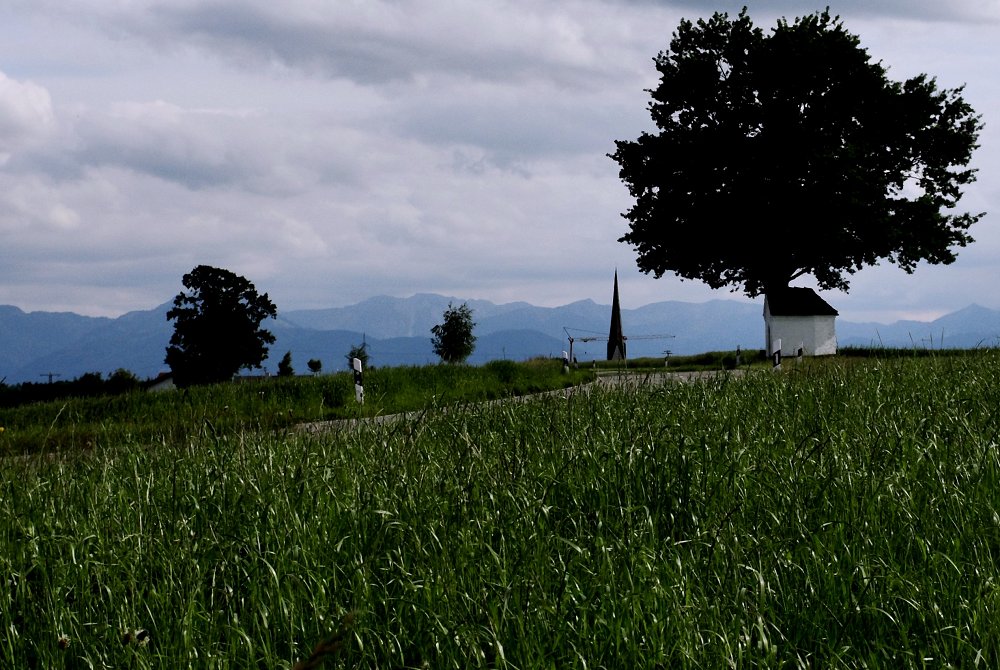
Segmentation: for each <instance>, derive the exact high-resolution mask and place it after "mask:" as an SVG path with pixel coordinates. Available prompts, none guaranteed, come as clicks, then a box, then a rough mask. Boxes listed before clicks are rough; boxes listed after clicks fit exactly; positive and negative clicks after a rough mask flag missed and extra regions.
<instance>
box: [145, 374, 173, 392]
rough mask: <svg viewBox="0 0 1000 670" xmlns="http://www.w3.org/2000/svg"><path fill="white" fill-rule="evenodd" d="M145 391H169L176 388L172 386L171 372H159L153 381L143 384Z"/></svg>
mask: <svg viewBox="0 0 1000 670" xmlns="http://www.w3.org/2000/svg"><path fill="white" fill-rule="evenodd" d="M144 386H145V388H146V390H147V391H171V390H173V389H175V388H177V387H176V386H175V385H174V374H173V373H172V372H161V373H160V374H158V375H157V376H156V377H154V378H153V379H150V380H149V381H147V382H146V383H145V385H144Z"/></svg>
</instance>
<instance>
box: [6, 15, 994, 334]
mask: <svg viewBox="0 0 1000 670" xmlns="http://www.w3.org/2000/svg"><path fill="white" fill-rule="evenodd" d="M743 4H744V3H743V2H728V1H725V0H720V1H719V2H716V3H706V2H701V1H698V0H675V1H673V2H662V1H657V0H645V1H642V0H633V1H628V0H546V1H545V2H538V1H537V0H499V1H493V0H482V1H477V2H472V1H470V0H423V1H414V2H410V1H408V0H284V1H283V2H273V0H244V1H236V0H130V1H129V2H121V1H120V0H24V1H21V0H0V234H2V245H0V304H11V305H16V306H18V307H20V308H22V309H24V310H27V311H35V310H44V311H64V310H66V311H75V312H78V313H82V314H89V315H107V316H116V315H119V314H122V313H124V312H127V311H130V310H137V309H150V308H152V307H154V306H156V305H158V304H160V303H163V302H166V301H168V300H170V299H171V298H172V297H173V296H174V295H175V294H176V293H177V292H178V291H180V290H181V289H182V286H181V277H182V275H183V274H184V273H186V272H188V271H190V270H191V269H192V268H193V267H195V266H196V265H199V264H208V265H215V266H219V267H224V268H227V269H229V270H232V271H234V272H236V273H238V274H242V275H244V276H245V277H247V278H248V279H250V280H251V281H252V282H254V284H255V285H256V286H257V288H258V290H260V291H266V292H268V293H269V294H270V296H271V298H272V300H274V302H275V303H276V304H277V306H278V309H279V311H281V310H292V309H306V308H322V307H332V306H341V305H348V304H352V303H355V302H358V301H360V300H363V299H365V298H368V297H371V296H375V295H391V296H399V297H406V296H410V295H412V294H414V293H421V292H433V293H442V294H445V295H451V296H456V297H458V298H463V299H473V298H482V299H487V300H492V301H494V302H511V301H516V300H525V301H528V302H532V303H534V304H538V305H549V306H554V305H563V304H567V303H570V302H573V301H576V300H581V299H586V298H590V299H593V300H595V301H597V302H600V303H606V304H608V303H610V301H611V280H612V277H613V273H614V271H615V269H616V268H617V270H618V273H619V276H620V282H621V299H622V306H623V307H625V308H633V307H639V306H641V305H645V304H648V303H651V302H658V301H663V300H684V301H691V302H702V301H705V300H711V299H717V298H721V299H742V300H745V298H742V297H741V294H739V293H731V292H729V291H725V290H724V291H712V290H710V289H708V288H707V287H705V286H704V285H702V284H700V283H698V282H692V281H684V282H681V281H679V280H678V279H676V278H674V277H672V276H664V277H663V278H661V279H658V280H657V279H653V278H652V277H650V276H646V275H643V274H641V273H640V272H639V271H638V270H637V269H636V267H635V254H634V251H633V250H632V249H631V248H630V247H629V246H627V245H625V244H622V243H619V242H617V239H618V238H619V237H620V236H621V235H622V234H624V233H625V231H626V230H627V224H626V221H625V220H624V219H623V218H622V217H621V212H623V211H625V210H626V209H628V207H629V206H630V200H629V196H628V192H627V190H626V188H625V186H624V185H623V184H622V183H621V182H620V181H619V179H618V166H617V164H616V163H615V162H614V161H612V160H611V159H610V158H608V157H607V156H606V154H607V153H609V152H611V151H613V150H614V140H616V139H634V138H635V137H637V136H638V135H639V133H641V132H642V131H643V130H648V129H650V122H649V119H648V114H647V112H646V105H647V101H648V94H647V93H646V92H645V91H644V89H647V88H650V87H653V86H655V84H656V81H657V78H656V72H655V70H654V68H653V63H652V59H653V57H654V56H655V55H656V54H657V53H658V52H659V51H661V50H663V49H665V48H666V47H667V45H668V42H669V39H670V35H671V33H672V32H673V30H674V29H675V27H676V26H677V23H678V21H679V20H680V19H681V18H691V19H696V18H699V17H705V16H709V15H710V14H711V13H712V12H713V11H715V10H727V11H730V12H731V13H733V14H735V13H737V12H738V11H739V8H740V7H741V6H742V5H743ZM747 4H749V7H750V14H751V17H752V18H753V20H754V22H755V23H756V24H757V25H758V26H761V27H763V28H765V29H766V28H770V27H771V26H773V25H774V22H775V21H776V19H777V18H778V17H780V16H787V17H789V18H794V17H796V16H799V15H802V14H807V13H810V12H812V11H815V10H816V9H822V6H825V5H826V4H827V2H826V1H825V0H824V2H821V3H819V4H818V5H810V4H806V3H803V2H799V1H797V0H770V1H767V2H748V3H747ZM829 4H830V6H831V11H832V12H833V13H835V14H839V15H841V16H842V17H843V19H844V21H845V24H846V26H847V28H848V29H849V30H850V31H852V32H854V33H856V34H858V35H859V36H860V37H861V40H862V45H863V46H864V47H866V48H867V49H868V50H869V52H870V53H871V54H872V56H873V57H874V58H875V59H876V60H881V61H882V62H883V63H884V64H885V65H887V66H889V68H890V70H889V74H890V76H891V77H892V78H894V79H904V78H907V77H910V76H913V75H915V74H918V73H921V72H926V73H928V74H931V75H933V76H935V77H937V80H938V84H939V85H940V86H942V87H947V88H951V87H955V86H960V85H962V84H965V85H966V91H965V98H966V100H968V101H969V102H970V103H971V104H972V105H973V107H974V108H975V109H976V110H977V111H978V112H979V113H981V114H982V116H983V121H984V123H985V124H986V128H985V130H984V132H983V134H982V135H981V138H980V144H981V148H980V149H979V150H978V152H977V154H976V158H975V166H976V167H978V168H979V170H980V172H979V178H978V182H977V183H976V184H974V185H973V186H971V187H970V188H968V189H967V191H966V195H965V197H964V199H963V200H962V203H961V206H962V209H963V210H964V211H973V212H979V211H986V212H987V215H986V216H985V217H984V218H983V219H982V220H981V221H980V222H979V223H978V224H976V225H975V226H974V227H973V229H972V231H971V232H972V235H973V237H975V238H976V242H975V243H974V244H972V245H970V246H969V247H967V248H965V249H962V250H960V252H959V259H958V261H957V262H956V263H954V264H952V265H949V266H927V265H921V266H920V267H918V269H917V271H916V272H915V273H914V274H913V275H907V274H905V273H904V272H902V271H900V270H898V269H896V268H894V267H892V266H889V267H879V268H873V269H868V270H864V271H862V272H861V273H859V274H857V275H855V276H854V279H853V281H852V286H851V291H850V293H849V294H844V293H839V292H827V293H824V294H823V296H824V297H825V298H826V299H827V300H828V301H829V302H830V303H831V304H833V305H834V307H836V308H837V309H839V310H840V313H841V317H842V318H844V319H847V320H851V321H863V320H875V321H882V322H891V321H894V320H896V319H898V318H918V319H930V318H934V317H936V316H940V315H942V314H944V313H947V312H949V311H954V310H956V309H960V308H962V307H964V306H966V305H968V304H970V303H973V302H976V303H979V304H982V305H985V306H988V307H993V308H1000V290H998V285H1000V276H998V271H997V270H998V263H1000V230H998V225H997V224H998V223H1000V188H998V184H997V176H998V168H1000V119H998V118H997V116H998V113H1000V112H998V110H1000V77H998V74H997V63H1000V40H998V36H1000V0H949V1H948V2H942V0H849V1H845V2H836V1H833V0H831V1H830V2H829ZM807 229H808V220H804V221H803V230H807ZM749 232H751V231H748V233H749ZM800 283H801V282H800ZM805 284H806V285H808V282H805ZM758 302H759V301H758Z"/></svg>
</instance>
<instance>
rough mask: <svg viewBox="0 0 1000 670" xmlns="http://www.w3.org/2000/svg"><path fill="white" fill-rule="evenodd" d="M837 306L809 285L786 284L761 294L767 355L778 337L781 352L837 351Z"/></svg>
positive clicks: (816, 352)
mask: <svg viewBox="0 0 1000 670" xmlns="http://www.w3.org/2000/svg"><path fill="white" fill-rule="evenodd" d="M836 318H837V310H835V309H834V308H833V307H831V306H830V304H829V303H827V302H826V301H825V300H823V299H822V298H820V297H819V296H818V295H816V292H815V291H813V290H812V289H811V288H797V287H789V288H786V289H783V290H781V291H776V292H772V293H768V294H767V295H766V296H764V330H765V333H764V338H765V339H764V343H765V349H766V350H767V353H768V355H773V354H774V352H775V349H776V347H775V343H777V342H778V341H779V340H780V341H781V355H782V356H795V355H797V354H798V352H799V349H800V348H801V349H802V354H803V355H804V356H827V355H830V354H835V353H837V329H836V326H835V325H834V320H835V319H836Z"/></svg>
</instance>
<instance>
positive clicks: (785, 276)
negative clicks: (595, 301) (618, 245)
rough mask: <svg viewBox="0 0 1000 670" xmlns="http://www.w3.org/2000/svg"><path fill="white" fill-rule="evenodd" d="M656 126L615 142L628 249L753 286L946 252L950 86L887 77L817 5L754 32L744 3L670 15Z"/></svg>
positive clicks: (955, 148) (652, 108)
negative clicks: (674, 19) (735, 11)
mask: <svg viewBox="0 0 1000 670" xmlns="http://www.w3.org/2000/svg"><path fill="white" fill-rule="evenodd" d="M654 61H655V63H656V69H657V70H658V71H659V74H660V83H659V86H657V88H656V89H655V90H651V91H649V93H650V94H651V97H652V100H651V102H650V104H649V112H650V115H651V116H652V120H653V122H654V123H655V125H656V127H657V128H658V129H659V132H658V133H656V134H651V133H643V134H642V135H641V136H640V137H639V138H638V139H637V140H635V141H618V142H616V146H617V151H615V153H613V154H611V158H613V159H614V160H615V161H617V162H618V164H619V165H620V166H621V172H620V176H621V179H622V180H623V181H624V182H625V183H626V184H627V185H628V188H629V192H630V193H631V195H632V196H633V197H634V198H635V204H634V205H633V206H632V208H631V209H629V210H628V211H627V212H626V213H624V214H623V216H624V217H625V218H626V219H628V221H629V232H628V233H626V234H625V235H624V236H623V237H622V238H621V239H620V240H619V241H621V242H627V243H629V244H631V245H633V246H634V247H635V249H636V251H637V264H638V266H639V268H640V269H641V270H642V271H644V272H646V273H653V274H654V276H656V277H660V276H662V275H663V274H664V273H665V272H673V273H675V274H676V275H678V276H679V277H681V278H682V279H696V280H701V281H703V282H705V283H706V284H708V285H709V286H711V287H712V288H722V287H726V286H729V287H731V288H733V290H738V289H742V290H743V291H744V292H746V294H747V295H749V296H751V297H753V296H756V295H759V294H761V293H767V292H768V291H771V290H777V289H780V288H783V287H786V286H788V284H789V282H790V281H792V280H794V279H796V278H797V277H800V276H803V275H812V276H813V277H814V278H815V279H816V281H817V283H818V285H819V287H820V288H824V289H840V290H847V289H848V287H849V282H848V277H849V275H851V274H853V273H854V272H856V271H858V270H860V269H861V268H862V267H865V266H868V265H874V264H877V263H878V262H879V261H880V260H888V261H889V262H891V263H894V264H896V265H898V266H899V267H901V268H902V269H903V270H905V271H906V272H912V271H913V270H914V268H915V266H916V264H917V262H918V261H926V262H929V263H934V264H937V263H951V262H952V261H954V260H955V247H963V246H965V245H966V244H968V243H969V242H971V241H972V238H971V237H970V236H969V234H968V232H967V231H968V229H969V227H970V226H971V225H972V224H973V223H975V222H976V221H977V220H978V219H979V218H980V217H981V216H982V215H981V214H969V213H961V212H956V211H955V207H956V205H957V203H958V201H959V198H960V197H961V192H962V187H963V186H965V185H967V184H969V183H971V182H972V181H974V179H975V171H974V170H972V169H970V168H968V167H967V166H968V164H969V161H970V159H971V156H972V152H973V150H974V149H975V148H976V146H977V144H976V141H977V138H978V135H979V131H980V130H981V129H982V124H981V122H980V119H979V117H978V116H977V115H976V114H975V112H974V111H973V109H972V108H971V107H970V106H969V105H968V104H967V103H966V102H965V100H964V99H963V98H962V95H961V93H962V89H961V88H956V89H943V90H939V89H938V88H937V85H936V83H935V80H934V79H932V78H929V77H927V76H926V75H920V76H917V77H913V78H911V79H907V80H906V81H904V82H896V81H892V80H890V79H889V78H888V76H887V71H886V68H885V67H884V66H883V65H882V64H881V63H879V62H875V61H873V60H872V59H871V57H870V56H869V54H868V52H867V51H866V50H865V49H864V48H862V47H861V46H860V41H859V39H858V38H857V37H856V36H855V35H852V34H851V33H849V32H848V31H847V30H846V29H845V28H844V26H843V24H842V22H841V21H840V19H839V18H837V17H831V16H830V14H829V12H828V11H826V12H822V13H816V14H812V15H809V16H806V17H803V18H799V19H796V20H795V21H794V22H791V23H790V22H788V21H786V20H781V21H779V22H778V24H777V26H776V27H775V28H774V29H773V30H772V31H771V32H770V33H767V34H765V33H764V31H762V30H761V29H759V28H756V27H754V25H753V24H752V22H751V20H750V18H749V16H748V15H747V12H746V10H745V9H744V10H743V11H742V12H741V13H740V14H739V16H738V17H737V18H736V19H734V20H733V19H730V18H729V16H728V15H727V14H719V13H717V14H715V15H714V16H713V17H712V18H711V19H708V20H699V21H698V22H697V23H692V22H691V21H682V22H681V24H680V26H679V27H678V29H677V30H676V32H675V33H674V35H673V38H672V40H671V42H670V49H669V51H666V52H661V53H660V54H659V55H658V56H657V57H656V58H655V59H654Z"/></svg>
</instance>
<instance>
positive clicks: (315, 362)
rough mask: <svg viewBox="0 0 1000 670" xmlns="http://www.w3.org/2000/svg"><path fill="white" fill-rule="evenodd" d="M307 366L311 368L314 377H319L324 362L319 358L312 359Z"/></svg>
mask: <svg viewBox="0 0 1000 670" xmlns="http://www.w3.org/2000/svg"><path fill="white" fill-rule="evenodd" d="M306 365H308V366H309V372H311V373H313V374H314V375H318V374H319V373H320V371H321V370H322V369H323V361H321V360H319V359H318V358H310V359H309V361H308V362H307V363H306Z"/></svg>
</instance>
